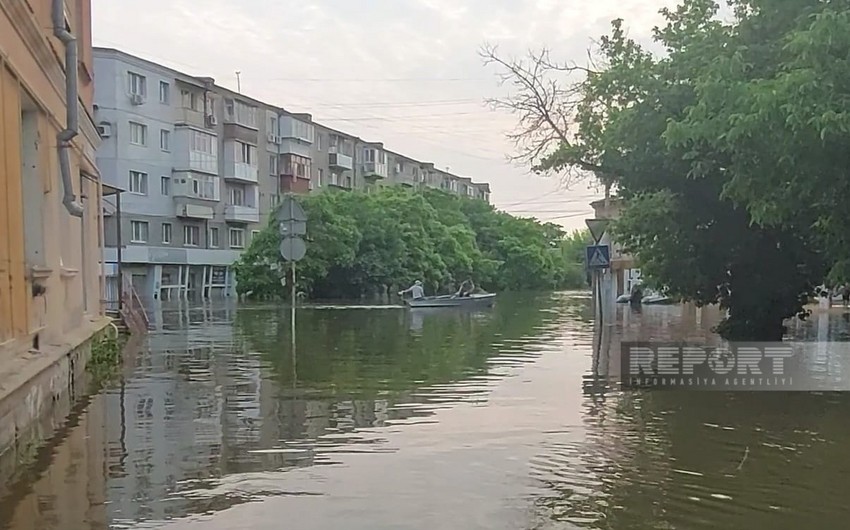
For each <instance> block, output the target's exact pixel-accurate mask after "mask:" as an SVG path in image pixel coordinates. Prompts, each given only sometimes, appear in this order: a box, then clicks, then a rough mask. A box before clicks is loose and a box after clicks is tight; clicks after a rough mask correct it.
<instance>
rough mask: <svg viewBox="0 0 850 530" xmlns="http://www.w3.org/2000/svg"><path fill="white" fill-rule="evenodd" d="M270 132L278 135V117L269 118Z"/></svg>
mask: <svg viewBox="0 0 850 530" xmlns="http://www.w3.org/2000/svg"><path fill="white" fill-rule="evenodd" d="M269 132H270V133H271V134H274V135H277V133H278V131H277V116H270V117H269Z"/></svg>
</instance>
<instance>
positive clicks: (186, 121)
mask: <svg viewBox="0 0 850 530" xmlns="http://www.w3.org/2000/svg"><path fill="white" fill-rule="evenodd" d="M177 124H178V125H192V126H194V127H200V128H204V127H207V120H206V119H205V118H204V112H203V111H202V110H195V109H191V108H186V107H181V108H179V109H177Z"/></svg>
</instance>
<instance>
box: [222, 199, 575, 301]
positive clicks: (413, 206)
mask: <svg viewBox="0 0 850 530" xmlns="http://www.w3.org/2000/svg"><path fill="white" fill-rule="evenodd" d="M302 203H303V206H304V209H305V211H306V212H307V215H308V223H307V231H308V235H307V241H308V251H307V256H306V257H305V258H304V259H303V260H302V261H301V262H299V264H298V274H297V283H298V288H299V289H301V290H303V291H304V292H305V293H307V294H308V295H310V296H312V297H315V298H325V299H328V298H357V297H361V296H370V295H376V294H385V293H388V292H389V293H391V292H393V291H394V290H397V289H398V288H399V287H406V286H408V285H410V284H411V283H412V282H413V281H414V280H416V279H421V280H422V281H423V282H424V283H425V285H426V288H427V290H428V291H429V292H448V291H449V290H451V289H454V288H455V287H456V286H457V284H459V283H460V282H461V281H463V280H464V279H465V278H466V277H467V276H472V277H473V278H474V279H475V282H476V283H477V284H478V285H480V286H482V287H483V288H485V289H488V290H500V291H501V290H523V289H553V288H580V287H584V286H585V283H584V275H583V271H584V256H583V254H579V253H577V252H576V251H575V250H573V251H566V250H565V249H568V248H571V247H570V246H569V245H570V244H573V243H569V241H571V240H570V239H569V238H568V237H567V235H566V234H565V233H564V232H563V231H562V230H561V229H560V227H557V226H556V225H551V224H540V223H538V222H536V221H534V220H530V219H519V218H515V217H512V216H510V215H508V214H506V213H503V212H498V211H496V210H495V209H494V208H493V207H492V206H491V205H489V204H488V203H486V202H484V201H480V200H477V199H468V198H462V197H458V196H456V195H451V194H448V193H445V192H442V191H439V190H424V191H412V190H407V189H404V188H401V187H382V188H378V189H375V190H371V191H370V192H369V193H366V192H358V191H355V192H326V193H321V194H316V195H310V196H307V197H305V198H304V199H303V201H302ZM279 242H280V236H279V234H278V230H277V227H276V224H275V223H274V222H272V223H271V224H270V225H269V226H268V227H267V228H266V229H265V230H263V231H262V232H261V233H260V235H259V236H258V237H256V238H255V239H254V242H252V244H251V246H250V248H248V249H247V250H246V251H245V253H243V255H242V257H241V259H240V260H239V262H238V263H237V264H236V266H235V268H236V274H237V280H238V290H239V292H240V293H246V294H247V293H250V294H251V295H253V296H257V297H277V296H281V295H284V291H285V290H284V289H283V288H282V287H281V284H280V276H281V274H282V272H281V271H282V270H283V269H284V268H285V267H283V266H282V265H283V264H282V263H281V262H280V257H279V255H278V245H279ZM580 271H581V272H580Z"/></svg>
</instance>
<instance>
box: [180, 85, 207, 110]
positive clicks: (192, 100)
mask: <svg viewBox="0 0 850 530" xmlns="http://www.w3.org/2000/svg"><path fill="white" fill-rule="evenodd" d="M180 103H181V105H182V106H183V108H184V109H192V110H194V111H197V112H201V111H202V110H204V98H203V96H202V95H201V94H198V93H197V92H192V91H191V90H186V89H182V90H180Z"/></svg>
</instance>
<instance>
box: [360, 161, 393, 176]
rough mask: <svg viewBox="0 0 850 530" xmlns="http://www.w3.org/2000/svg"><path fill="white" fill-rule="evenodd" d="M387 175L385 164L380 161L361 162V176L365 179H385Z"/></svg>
mask: <svg viewBox="0 0 850 530" xmlns="http://www.w3.org/2000/svg"><path fill="white" fill-rule="evenodd" d="M388 175H389V172H388V170H387V165H386V164H382V163H380V162H366V163H365V164H363V176H364V177H365V178H367V179H385V178H387V176H388Z"/></svg>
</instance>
